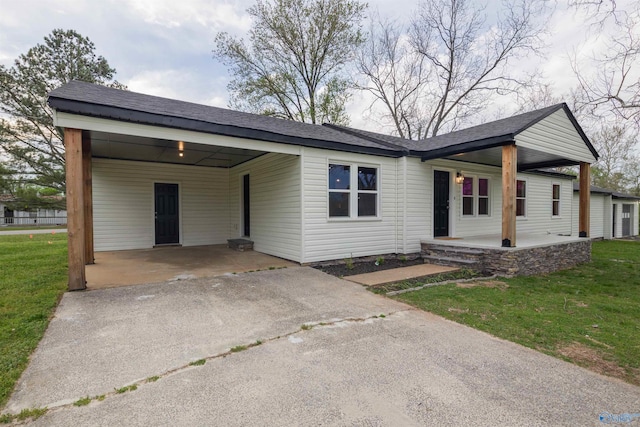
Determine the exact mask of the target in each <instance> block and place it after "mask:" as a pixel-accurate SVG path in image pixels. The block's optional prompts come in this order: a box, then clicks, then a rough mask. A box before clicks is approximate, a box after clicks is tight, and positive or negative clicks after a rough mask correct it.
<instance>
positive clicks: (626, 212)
mask: <svg viewBox="0 0 640 427" xmlns="http://www.w3.org/2000/svg"><path fill="white" fill-rule="evenodd" d="M632 216H633V205H622V237H625V236H631V217H632Z"/></svg>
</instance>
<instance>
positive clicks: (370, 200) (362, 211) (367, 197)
mask: <svg viewBox="0 0 640 427" xmlns="http://www.w3.org/2000/svg"><path fill="white" fill-rule="evenodd" d="M377 205H378V195H377V194H375V193H358V216H376V214H377V212H376V210H377V209H376V207H377Z"/></svg>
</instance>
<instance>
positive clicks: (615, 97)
mask: <svg viewBox="0 0 640 427" xmlns="http://www.w3.org/2000/svg"><path fill="white" fill-rule="evenodd" d="M609 16H610V15H609ZM601 19H605V20H606V18H601ZM615 21H616V22H615V25H613V26H612V28H615V32H614V33H612V34H611V33H606V32H605V36H604V37H606V42H605V45H606V48H605V52H606V53H605V54H603V55H602V56H596V55H592V56H591V57H590V58H587V59H586V60H582V61H580V60H578V58H577V56H576V55H574V56H573V58H572V61H571V66H572V68H573V71H574V73H575V75H576V77H577V79H578V82H579V94H580V105H581V106H583V107H585V108H587V109H589V110H590V112H591V113H592V114H593V115H595V116H598V117H606V116H608V115H614V116H616V117H618V118H620V119H622V120H623V121H624V120H629V121H632V122H633V123H634V124H635V126H636V127H637V128H638V129H640V67H638V63H639V62H640V7H638V6H637V10H635V11H634V12H633V13H622V12H620V11H618V14H616V15H615ZM603 22H605V21H602V20H600V21H599V22H598V23H599V24H600V25H604V24H603ZM587 70H593V72H588V71H587Z"/></svg>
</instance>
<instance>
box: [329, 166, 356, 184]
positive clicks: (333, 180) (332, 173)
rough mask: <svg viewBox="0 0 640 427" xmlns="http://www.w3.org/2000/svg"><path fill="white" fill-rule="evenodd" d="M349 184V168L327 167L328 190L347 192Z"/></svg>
mask: <svg viewBox="0 0 640 427" xmlns="http://www.w3.org/2000/svg"><path fill="white" fill-rule="evenodd" d="M350 184H351V167H350V166H345V165H329V189H330V190H348V189H349V188H350Z"/></svg>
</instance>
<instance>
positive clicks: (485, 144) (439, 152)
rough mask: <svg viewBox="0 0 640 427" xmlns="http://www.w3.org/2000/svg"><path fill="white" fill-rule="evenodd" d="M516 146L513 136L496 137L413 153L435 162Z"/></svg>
mask: <svg viewBox="0 0 640 427" xmlns="http://www.w3.org/2000/svg"><path fill="white" fill-rule="evenodd" d="M509 144H515V141H514V139H513V135H512V134H508V135H502V136H496V137H493V138H487V139H481V140H477V141H470V142H465V143H462V144H457V145H452V146H449V147H443V148H438V149H435V150H429V151H412V152H411V153H412V154H417V155H419V156H420V157H421V160H422V161H423V162H424V161H427V160H434V159H440V158H443V157H447V156H455V155H456V154H464V153H471V152H473V151H480V150H485V149H487V148H494V147H501V146H504V145H509Z"/></svg>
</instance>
